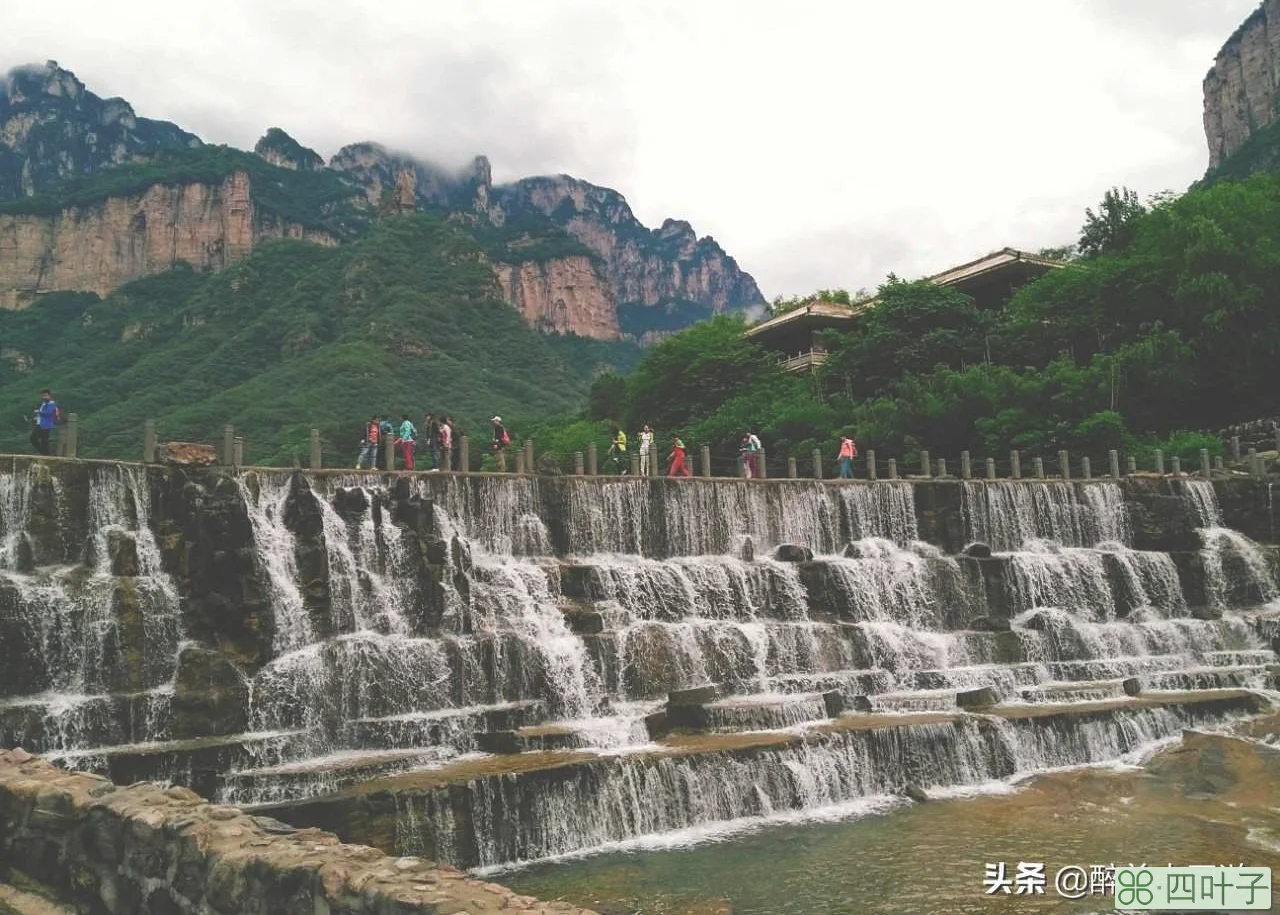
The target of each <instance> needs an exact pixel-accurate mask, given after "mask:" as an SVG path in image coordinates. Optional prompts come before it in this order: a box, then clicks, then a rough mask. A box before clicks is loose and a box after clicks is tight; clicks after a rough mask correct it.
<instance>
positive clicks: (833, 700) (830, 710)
mask: <svg viewBox="0 0 1280 915" xmlns="http://www.w3.org/2000/svg"><path fill="white" fill-rule="evenodd" d="M822 704H823V705H825V706H826V707H827V717H828V718H839V717H840V716H841V715H842V714H844V709H845V701H844V693H842V692H840V690H838V689H832V690H827V691H826V692H825V693H823V694H822Z"/></svg>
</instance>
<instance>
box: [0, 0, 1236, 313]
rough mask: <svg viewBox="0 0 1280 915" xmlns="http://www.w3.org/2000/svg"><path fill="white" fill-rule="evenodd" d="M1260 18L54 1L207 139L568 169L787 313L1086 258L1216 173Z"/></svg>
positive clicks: (3, 57)
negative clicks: (936, 280)
mask: <svg viewBox="0 0 1280 915" xmlns="http://www.w3.org/2000/svg"><path fill="white" fill-rule="evenodd" d="M1255 6H1257V0H963V2H958V0H912V2H909V3H908V2H896V0H875V2H870V0H787V2H779V0H672V2H663V0H629V2H611V0H504V2H498V0H465V2H456V3H451V2H424V0H379V2H377V3H363V2H359V3H358V2H355V0H306V2H276V0H220V2H218V3H216V4H206V3H201V4H194V3H184V2H176V3H175V2H173V0H120V2H115V3H103V2H101V0H61V2H59V3H58V4H57V6H56V14H55V13H54V11H53V10H52V8H51V7H46V6H44V5H42V4H38V3H22V4H18V3H11V4H8V5H7V7H6V9H5V10H4V12H3V14H2V16H0V19H2V20H3V21H2V24H0V69H8V68H9V67H10V66H13V65H16V64H21V63H28V62H43V61H44V60H46V59H55V60H57V61H58V62H59V63H60V64H61V65H62V66H64V67H66V68H68V69H70V70H73V71H75V73H76V74H77V75H78V76H79V77H80V78H81V79H82V80H84V81H85V82H86V83H87V84H88V85H89V88H90V89H92V90H93V91H95V92H97V93H98V94H100V95H103V96H108V95H120V96H123V97H124V98H126V99H128V100H129V101H130V102H132V103H133V105H134V107H135V109H136V110H137V112H138V113H139V114H140V115H143V116H147V117H157V118H165V119H168V120H172V121H176V122H178V123H179V124H181V125H182V126H183V127H185V128H187V129H188V130H192V131H194V132H195V133H197V134H199V135H200V136H201V137H202V138H204V139H205V140H206V141H210V142H216V143H230V144H232V145H236V146H242V147H246V148H249V147H252V145H253V143H254V141H255V140H256V139H257V137H258V136H260V135H261V134H262V133H263V131H264V130H265V129H266V128H267V127H270V126H280V127H283V128H284V129H286V130H287V131H289V132H290V133H291V134H293V135H294V136H295V137H296V138H297V139H298V140H300V141H301V142H303V143H304V144H306V145H309V146H312V147H314V148H315V149H317V150H318V151H319V152H320V153H321V154H323V155H324V156H326V157H328V156H330V155H332V154H333V153H334V152H335V151H336V150H337V149H338V148H339V147H340V146H342V145H344V144H346V143H350V142H354V141H357V140H365V139H372V140H378V141H381V142H383V143H386V144H387V145H390V146H394V147H398V148H401V149H404V150H407V151H409V152H412V153H414V154H417V155H419V156H421V157H423V158H428V159H434V160H436V161H440V162H442V163H446V164H454V163H461V162H463V161H465V160H466V159H468V158H469V157H470V156H472V155H474V154H476V153H484V154H486V155H488V156H489V157H490V159H491V160H492V162H493V169H494V177H495V179H496V180H498V181H506V180H512V179H514V178H518V177H521V176H525V175H532V174H546V173H557V172H567V173H569V174H573V175H576V176H579V177H582V178H586V179H588V180H590V181H593V182H596V183H598V184H604V185H608V186H610V187H614V188H616V189H618V190H620V191H621V192H622V193H624V194H625V195H626V197H627V199H628V201H629V202H630V203H631V206H632V208H633V209H634V210H635V212H636V214H637V215H638V216H639V217H640V219H641V220H643V221H644V222H645V223H647V224H649V225H657V224H659V223H660V222H661V221H662V219H663V218H665V217H667V216H673V217H677V218H684V219H688V220H689V221H690V222H692V223H693V226H694V228H695V229H696V230H697V231H698V232H699V234H711V235H714V236H715V237H716V238H717V239H718V240H719V241H720V242H721V244H723V245H724V247H725V248H726V250H728V252H729V253H730V254H732V255H734V256H735V257H737V258H738V261H739V263H740V264H741V265H742V266H743V267H744V268H745V269H747V270H748V271H750V272H751V273H752V274H754V275H755V277H756V279H757V280H758V281H759V283H760V286H761V288H762V289H763V291H764V293H765V295H766V296H768V297H769V298H772V297H774V296H775V295H778V294H787V295H790V294H795V293H805V292H809V291H812V290H813V289H816V288H821V287H836V286H843V287H848V288H850V289H856V288H858V287H862V286H867V287H874V286H875V285H876V284H877V283H879V282H880V281H882V280H883V278H884V276H885V274H887V273H888V272H889V271H894V272H896V273H898V274H899V275H902V276H918V275H921V274H926V273H932V272H935V271H938V270H941V269H944V268H946V267H948V266H951V265H953V264H955V263H959V262H962V261H965V260H969V259H971V258H973V257H975V256H978V255H981V254H983V253H986V252H987V251H989V250H992V249H995V248H999V247H1003V246H1005V245H1011V246H1016V247H1023V248H1031V249H1036V248H1039V247H1042V246H1047V245H1053V244H1059V243H1064V242H1067V241H1072V240H1074V238H1075V235H1076V231H1077V229H1078V227H1079V225H1080V222H1081V219H1082V217H1083V212H1084V208H1085V207H1086V206H1089V205H1091V204H1093V203H1095V202H1096V201H1097V200H1098V199H1099V198H1100V197H1101V195H1102V192H1103V191H1104V190H1105V189H1106V188H1107V187H1108V186H1110V185H1112V184H1127V185H1129V186H1131V187H1133V188H1135V189H1137V190H1139V191H1140V192H1141V193H1143V194H1144V195H1146V194H1150V193H1153V192H1156V191H1160V190H1163V189H1166V188H1176V189H1184V188H1185V187H1186V186H1187V185H1188V184H1189V183H1190V182H1192V181H1194V180H1195V179H1196V178H1198V177H1199V176H1200V175H1201V174H1202V173H1203V171H1204V169H1205V166H1206V163H1207V159H1208V153H1207V147H1206V144H1205V139H1204V132H1203V127H1202V123H1201V111H1202V100H1201V91H1200V83H1201V80H1202V79H1203V77H1204V74H1205V71H1206V70H1207V69H1208V68H1209V66H1210V65H1211V64H1212V62H1213V56H1214V54H1215V53H1216V52H1217V49H1218V48H1219V47H1220V46H1221V44H1222V43H1223V41H1225V40H1226V38H1227V37H1228V36H1229V35H1230V34H1231V32H1232V30H1233V29H1234V28H1235V27H1236V25H1237V24H1239V23H1240V22H1241V21H1242V20H1243V19H1244V18H1245V16H1246V15H1248V13H1249V12H1250V11H1251V10H1252V9H1253V8H1254V7H1255Z"/></svg>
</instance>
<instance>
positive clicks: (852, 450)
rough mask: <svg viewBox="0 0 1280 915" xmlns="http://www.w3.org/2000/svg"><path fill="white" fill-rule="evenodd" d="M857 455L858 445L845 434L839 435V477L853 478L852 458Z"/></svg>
mask: <svg viewBox="0 0 1280 915" xmlns="http://www.w3.org/2000/svg"><path fill="white" fill-rule="evenodd" d="M857 456H858V446H857V445H855V444H854V443H853V439H852V438H850V437H849V436H847V435H842V436H840V454H839V456H838V459H839V461H840V479H842V480H852V479H853V459H854V458H856V457H857Z"/></svg>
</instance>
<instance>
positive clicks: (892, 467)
mask: <svg viewBox="0 0 1280 915" xmlns="http://www.w3.org/2000/svg"><path fill="white" fill-rule="evenodd" d="M889 479H891V480H896V479H898V459H897V458H889Z"/></svg>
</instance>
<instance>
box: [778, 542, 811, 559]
mask: <svg viewBox="0 0 1280 915" xmlns="http://www.w3.org/2000/svg"><path fill="white" fill-rule="evenodd" d="M773 558H774V559H776V560H777V561H778V562H809V561H811V560H812V559H813V550H811V549H809V548H808V547H807V546H800V545H799V544H797V543H784V544H782V545H781V546H779V547H778V548H777V549H776V550H774V551H773Z"/></svg>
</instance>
